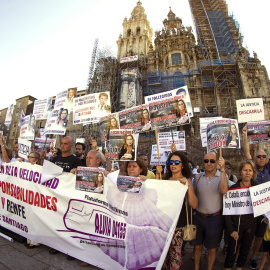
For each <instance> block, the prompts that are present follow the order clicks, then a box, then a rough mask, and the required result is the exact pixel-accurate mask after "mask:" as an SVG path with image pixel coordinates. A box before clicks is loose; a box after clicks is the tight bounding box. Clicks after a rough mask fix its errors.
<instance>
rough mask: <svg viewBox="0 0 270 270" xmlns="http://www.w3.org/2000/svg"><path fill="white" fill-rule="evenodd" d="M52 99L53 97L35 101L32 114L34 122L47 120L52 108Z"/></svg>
mask: <svg viewBox="0 0 270 270" xmlns="http://www.w3.org/2000/svg"><path fill="white" fill-rule="evenodd" d="M52 98H53V97H48V98H44V99H38V100H35V102H34V109H33V114H34V115H35V117H36V120H41V119H47V117H48V114H49V112H50V111H51V107H52Z"/></svg>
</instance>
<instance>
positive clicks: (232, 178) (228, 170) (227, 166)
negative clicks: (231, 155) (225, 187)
mask: <svg viewBox="0 0 270 270" xmlns="http://www.w3.org/2000/svg"><path fill="white" fill-rule="evenodd" d="M225 172H226V174H227V176H228V179H229V180H230V181H232V182H234V183H236V182H237V177H236V175H234V174H232V166H231V163H230V162H229V161H226V162H225Z"/></svg>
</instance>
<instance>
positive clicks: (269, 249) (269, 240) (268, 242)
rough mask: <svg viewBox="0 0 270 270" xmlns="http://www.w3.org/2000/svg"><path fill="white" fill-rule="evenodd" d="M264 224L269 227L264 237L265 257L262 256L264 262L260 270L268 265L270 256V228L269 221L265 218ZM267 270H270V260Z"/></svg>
mask: <svg viewBox="0 0 270 270" xmlns="http://www.w3.org/2000/svg"><path fill="white" fill-rule="evenodd" d="M264 222H265V223H266V224H268V226H267V227H266V231H265V233H264V237H263V256H262V261H261V265H260V268H259V270H263V269H264V265H265V264H266V261H267V257H268V254H269V255H270V228H269V222H268V219H266V218H265V219H264ZM267 270H270V259H269V263H268V268H267Z"/></svg>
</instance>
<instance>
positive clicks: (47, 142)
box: [34, 137, 55, 157]
mask: <svg viewBox="0 0 270 270" xmlns="http://www.w3.org/2000/svg"><path fill="white" fill-rule="evenodd" d="M54 147H55V139H50V138H47V139H46V138H37V137H36V138H35V146H34V151H35V152H37V153H39V154H40V153H41V150H45V153H46V156H47V157H51V156H52V155H53V152H54Z"/></svg>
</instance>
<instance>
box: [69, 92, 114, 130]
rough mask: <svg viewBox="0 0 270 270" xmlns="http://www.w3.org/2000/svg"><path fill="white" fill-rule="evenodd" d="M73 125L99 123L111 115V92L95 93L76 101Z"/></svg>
mask: <svg viewBox="0 0 270 270" xmlns="http://www.w3.org/2000/svg"><path fill="white" fill-rule="evenodd" d="M73 107H74V111H73V125H75V124H82V123H89V122H90V123H91V122H97V121H99V120H100V118H101V117H104V116H106V115H109V114H110V113H111V100H110V92H101V93H94V94H89V95H85V96H81V97H78V98H75V99H74V104H73Z"/></svg>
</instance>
